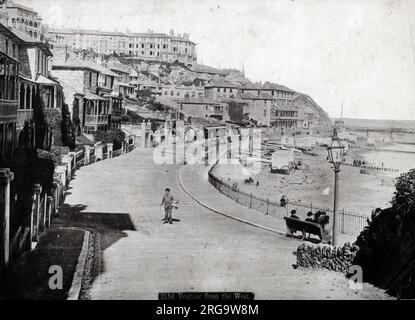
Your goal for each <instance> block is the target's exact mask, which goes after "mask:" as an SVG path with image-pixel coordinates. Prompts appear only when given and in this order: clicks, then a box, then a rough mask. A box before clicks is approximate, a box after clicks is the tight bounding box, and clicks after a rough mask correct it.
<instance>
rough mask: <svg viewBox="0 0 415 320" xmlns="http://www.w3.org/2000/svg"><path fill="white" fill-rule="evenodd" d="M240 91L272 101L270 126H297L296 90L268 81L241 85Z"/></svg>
mask: <svg viewBox="0 0 415 320" xmlns="http://www.w3.org/2000/svg"><path fill="white" fill-rule="evenodd" d="M239 92H240V93H241V94H249V95H251V96H253V97H266V98H267V99H268V100H271V101H272V103H271V104H272V105H271V107H270V110H269V126H273V127H277V128H282V129H284V128H296V127H297V122H298V109H297V108H296V106H295V105H294V96H295V91H293V90H291V89H289V88H287V87H285V86H282V85H279V84H274V83H270V82H268V81H267V82H265V83H264V84H262V83H251V84H245V85H242V86H240V87H239ZM256 100H258V99H256Z"/></svg>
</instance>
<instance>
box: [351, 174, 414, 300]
mask: <svg viewBox="0 0 415 320" xmlns="http://www.w3.org/2000/svg"><path fill="white" fill-rule="evenodd" d="M414 184H415V169H412V170H410V171H409V172H407V173H404V174H402V175H401V176H400V177H399V178H398V179H397V181H396V191H395V195H394V197H393V200H392V201H391V203H392V207H390V208H387V209H384V210H381V209H376V210H375V211H374V212H373V214H372V217H371V219H370V220H369V221H368V224H369V225H368V227H366V228H365V230H363V231H362V232H361V234H360V235H359V237H358V238H357V241H356V245H357V246H358V247H359V248H360V250H359V251H358V253H357V255H356V258H355V260H354V261H353V264H356V265H360V266H361V267H362V269H363V272H364V278H365V281H367V282H370V283H372V284H374V285H376V286H379V287H381V288H384V289H387V290H388V292H389V293H390V294H392V295H396V296H400V297H402V298H415V265H414V263H413V258H414V257H415V232H414V230H415V207H414V200H415V191H414Z"/></svg>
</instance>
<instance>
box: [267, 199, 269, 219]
mask: <svg viewBox="0 0 415 320" xmlns="http://www.w3.org/2000/svg"><path fill="white" fill-rule="evenodd" d="M268 207H269V198H267V215H268Z"/></svg>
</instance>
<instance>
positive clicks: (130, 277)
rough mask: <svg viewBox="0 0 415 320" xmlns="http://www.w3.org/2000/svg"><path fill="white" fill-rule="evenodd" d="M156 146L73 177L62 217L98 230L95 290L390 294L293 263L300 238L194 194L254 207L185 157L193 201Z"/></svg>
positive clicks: (152, 294)
mask: <svg viewBox="0 0 415 320" xmlns="http://www.w3.org/2000/svg"><path fill="white" fill-rule="evenodd" d="M152 151H153V150H152V149H145V150H143V149H137V150H134V151H133V152H131V153H128V154H126V155H124V156H123V157H118V158H114V159H110V160H107V161H104V162H99V163H97V164H94V165H91V166H88V167H83V168H81V169H80V170H79V171H77V172H76V177H75V179H74V180H73V181H71V184H70V189H69V190H68V194H67V197H66V202H65V206H64V210H63V212H62V216H61V219H62V220H64V221H65V224H70V225H72V226H74V227H76V226H80V227H84V228H90V229H94V230H96V231H97V232H98V233H99V238H98V239H99V244H98V246H97V247H98V250H99V252H98V254H96V256H97V257H99V259H98V261H96V265H97V268H96V271H95V272H94V274H93V277H92V278H93V279H92V287H91V289H90V292H89V296H90V298H91V299H157V297H158V293H159V292H169V291H174V292H177V291H251V292H254V293H255V295H256V298H257V299H378V298H380V299H382V298H386V296H385V295H384V293H383V291H381V290H378V289H376V288H373V287H371V286H370V285H366V284H365V285H364V289H363V290H359V291H356V290H352V289H350V288H349V286H348V283H347V279H345V277H344V276H343V275H341V274H338V273H335V272H330V271H324V270H318V271H313V270H298V269H294V268H293V265H294V264H295V263H296V257H295V255H294V254H293V252H294V251H295V250H296V248H297V246H298V245H299V243H300V242H299V241H298V240H295V239H290V238H286V237H284V236H282V235H280V234H278V233H275V232H272V231H267V230H264V229H261V228H258V227H255V226H252V225H249V224H246V223H243V222H240V221H236V220H234V219H231V218H228V217H226V216H224V215H222V214H219V213H218V212H215V211H212V210H209V209H208V208H206V207H204V206H202V205H201V204H200V203H199V202H198V201H200V202H201V201H204V202H209V203H216V206H217V209H222V210H223V211H225V212H227V213H235V212H242V211H243V210H250V209H247V208H244V207H242V206H239V205H238V204H236V203H234V202H233V201H232V200H229V199H228V198H226V197H225V196H224V195H222V194H220V193H219V192H218V191H217V190H215V189H214V188H213V187H211V188H208V187H206V184H204V183H201V184H200V185H199V183H198V180H199V179H202V178H203V177H202V176H199V175H197V174H196V171H195V172H194V173H192V171H186V170H191V169H192V168H190V169H188V168H189V166H186V167H185V171H183V172H182V179H181V180H182V183H183V186H184V187H185V188H186V189H188V190H191V191H193V192H194V193H197V195H202V194H204V197H203V198H202V199H200V200H198V201H196V200H195V199H194V198H192V197H190V196H189V195H188V194H187V193H186V192H185V191H184V190H183V189H182V187H181V183H180V181H179V173H180V171H181V169H183V165H157V164H155V163H154V162H153V159H152ZM195 169H196V167H195ZM199 169H200V168H199ZM199 169H198V170H197V172H201V171H200V170H199ZM206 182H207V180H206ZM198 185H199V186H201V187H199V188H198ZM166 187H169V188H170V189H171V190H172V193H173V195H174V197H175V198H176V199H179V200H180V208H179V210H175V211H174V212H173V215H174V217H175V218H178V219H180V222H177V223H175V224H173V225H169V224H163V223H162V222H161V218H162V217H163V215H164V213H163V212H162V211H161V209H160V206H159V205H160V201H161V197H162V194H163V191H164V189H165V188H166ZM205 187H206V190H205V192H204V193H203V188H205ZM244 214H245V215H246V216H247V215H248V214H249V213H248V212H245V213H244ZM246 216H245V217H246ZM258 221H259V220H258ZM264 223H265V222H264ZM270 226H272V228H274V227H275V229H280V228H279V227H280V226H279V225H275V226H274V225H271V224H270ZM283 231H284V230H283Z"/></svg>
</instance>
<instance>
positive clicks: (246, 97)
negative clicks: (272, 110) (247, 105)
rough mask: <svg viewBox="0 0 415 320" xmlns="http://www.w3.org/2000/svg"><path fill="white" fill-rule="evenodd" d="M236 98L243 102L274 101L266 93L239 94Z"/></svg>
mask: <svg viewBox="0 0 415 320" xmlns="http://www.w3.org/2000/svg"><path fill="white" fill-rule="evenodd" d="M237 98H239V99H243V100H275V98H274V97H272V96H270V95H269V94H268V93H260V94H259V95H255V94H252V93H248V92H240V93H238V94H237Z"/></svg>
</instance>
